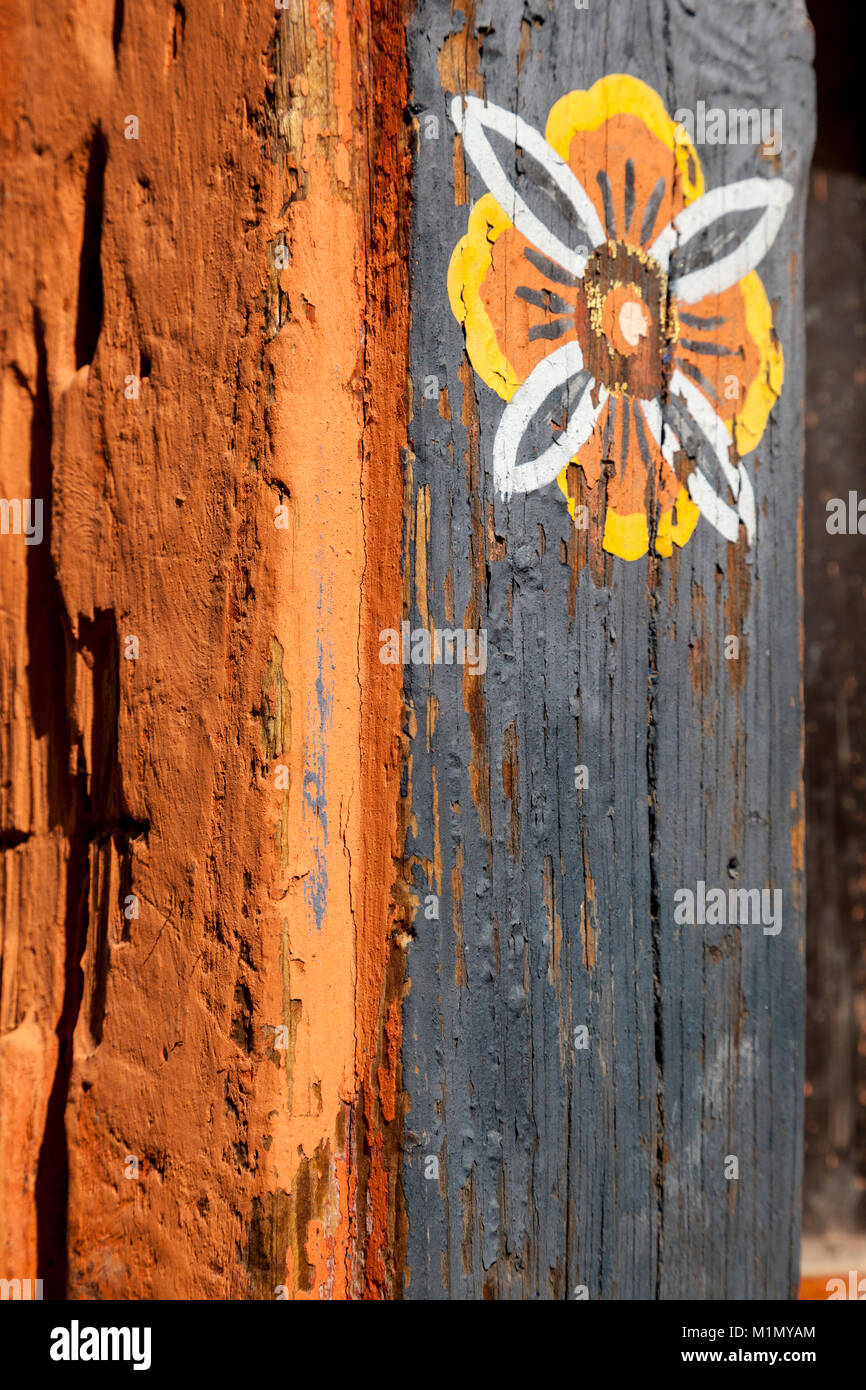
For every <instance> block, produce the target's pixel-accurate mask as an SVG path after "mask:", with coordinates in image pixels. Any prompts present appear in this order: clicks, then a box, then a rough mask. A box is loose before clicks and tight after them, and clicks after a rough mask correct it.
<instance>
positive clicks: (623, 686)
mask: <svg viewBox="0 0 866 1390" xmlns="http://www.w3.org/2000/svg"><path fill="white" fill-rule="evenodd" d="M810 59H811V38H810V31H809V28H808V24H807V21H806V18H805V12H804V10H803V7H802V5H801V4H799V3H798V2H797V0H777V2H776V3H771V4H766V5H763V4H762V5H758V4H755V3H745V0H735V2H734V3H731V4H728V5H725V6H724V7H720V6H716V5H713V4H710V3H704V2H703V0H695V3H694V4H689V5H687V4H685V3H680V2H679V0H649V2H648V3H644V4H641V5H614V4H603V3H601V0H590V4H589V7H588V8H587V9H586V10H578V9H576V8H575V6H574V5H572V4H571V3H566V0H551V3H549V4H547V3H546V4H544V5H537V6H532V5H526V6H523V7H521V6H518V5H514V4H508V3H504V0H494V2H493V3H481V0H479V3H478V4H475V3H472V0H467V3H466V5H465V6H462V7H461V6H458V5H457V4H454V5H451V6H448V5H446V4H442V3H436V2H435V0H420V3H419V4H418V5H417V7H416V9H415V11H414V13H413V16H412V18H411V21H410V24H409V60H410V95H411V101H412V104H413V105H412V110H413V112H414V114H415V116H416V117H417V118H418V129H417V132H416V136H417V139H416V151H415V165H414V174H413V194H414V208H413V223H412V248H411V272H412V337H411V366H412V382H413V388H414V410H413V415H412V418H411V421H410V443H411V451H410V454H409V456H408V458H407V469H406V473H407V487H408V499H407V507H406V532H407V562H406V563H407V574H408V576H409V585H408V590H407V593H408V600H407V601H408V607H407V610H406V613H405V616H406V618H407V619H408V620H409V621H410V622H411V624H412V625H413V627H425V626H430V625H435V626H437V627H440V628H451V627H458V628H459V627H461V626H465V627H467V628H475V627H480V628H483V629H485V630H486V632H487V638H488V665H487V671H486V675H485V676H484V677H483V678H481V677H478V676H475V677H473V676H470V675H469V674H468V673H467V672H466V670H464V669H460V668H458V667H454V666H452V667H449V666H445V665H440V666H434V667H424V666H408V667H407V678H406V679H407V691H408V695H409V703H410V707H411V711H412V713H411V721H410V731H411V732H412V734H413V737H412V739H411V760H410V778H409V780H408V784H407V787H406V796H407V800H408V803H409V806H410V808H411V810H410V812H407V816H406V819H407V823H408V825H409V832H408V834H407V841H406V858H407V864H408V866H409V871H410V874H411V881H412V886H413V889H414V893H415V896H416V899H417V902H418V904H419V910H418V911H417V912H416V915H415V921H414V928H413V930H414V939H413V941H412V943H411V945H410V947H409V951H408V974H409V978H410V982H411V985H410V990H409V993H408V996H407V1001H406V1006H405V1011H404V1045H403V1075H404V1079H405V1085H406V1088H407V1107H408V1108H407V1119H406V1127H407V1128H406V1152H405V1157H404V1165H403V1172H402V1183H403V1189H404V1193H405V1202H406V1214H407V1222H408V1240H407V1252H406V1274H405V1279H404V1296H406V1297H408V1298H430V1299H474V1298H498V1299H564V1298H570V1297H573V1296H575V1290H576V1289H578V1288H579V1287H581V1286H582V1287H583V1288H585V1289H586V1291H587V1293H588V1296H589V1297H590V1298H605V1299H609V1298H620V1299H630V1298H645V1299H654V1298H665V1299H669V1298H711V1297H712V1298H752V1299H760V1298H787V1297H791V1296H792V1295H793V1294H794V1292H795V1288H796V1281H797V1266H798V1246H799V1220H800V1217H799V1203H800V1175H801V1148H802V1136H801V1126H802V1087H803V1058H802V1033H803V1001H804V962H803V906H804V875H803V858H802V816H803V806H802V787H801V763H802V753H801V733H802V706H801V635H800V634H801V606H802V580H801V568H800V561H799V552H800V539H799V537H800V509H801V459H802V392H803V345H802V304H801V248H802V234H803V199H804V189H805V179H806V173H807V168H808V161H809V157H810V152H811V147H812V140H813V94H812V75H811V68H810ZM609 73H628V74H632V75H633V76H635V77H638V78H640V79H641V80H642V81H644V82H646V83H647V84H649V86H650V87H652V88H653V89H654V90H655V91H656V92H657V93H658V94H659V95H660V97H661V98H662V100H663V102H664V104H665V107H666V109H667V111H668V112H669V113H673V112H674V111H675V110H676V109H678V108H681V107H685V108H690V109H692V110H694V109H695V108H696V106H697V102H698V101H699V100H700V99H703V100H705V101H706V102H707V104H708V105H713V104H715V105H718V106H720V107H725V108H727V107H729V106H734V107H741V106H746V107H751V106H756V107H767V108H771V109H772V108H782V110H783V112H784V139H783V146H782V150H781V153H780V157H779V160H778V162H777V166H776V167H775V168H773V167H772V166H768V165H767V163H766V162H765V161H764V159H763V158H762V156H761V154H760V152H759V151H758V150H757V149H756V148H755V147H754V146H743V145H717V146H703V147H702V148H701V149H700V159H701V164H702V167H703V171H704V175H705V178H706V185H707V188H715V187H717V186H719V185H721V184H728V183H731V182H734V181H736V180H738V179H745V178H750V177H762V176H764V175H767V174H771V173H774V172H775V173H779V174H782V175H783V176H784V177H785V178H786V179H787V180H788V181H789V182H790V183H791V184H792V185H793V187H794V199H793V202H792V203H791V205H790V207H789V209H788V212H787V215H786V218H785V221H784V224H783V226H782V229H781V231H780V232H779V235H778V237H777V240H776V242H775V245H774V247H773V249H772V251H771V253H770V254H769V256H767V258H766V259H765V260H764V261H763V262H762V264H761V266H760V270H759V274H760V276H761V279H762V281H763V284H764V286H765V289H766V293H767V296H768V299H769V302H770V304H771V306H772V312H773V322H774V328H775V332H776V334H777V335H778V338H779V339H780V340H781V342H782V344H783V348H784V355H785V383H784V389H783V392H782V395H781V399H780V400H779V401H777V402H776V404H775V406H774V408H773V411H772V414H771V416H770V419H769V422H768V424H767V426H766V429H765V430H764V433H763V436H762V438H761V439H760V442H759V444H758V446H757V448H756V450H755V452H754V453H753V454H751V455H750V459H749V462H750V466H751V471H752V477H753V480H754V484H755V492H756V501H757V516H758V529H757V538H756V542H755V543H754V545H753V546H752V547H747V546H746V544H745V542H744V540H743V538H742V535H741V538H740V541H739V543H736V544H729V543H728V542H726V541H725V540H724V539H723V538H722V537H721V536H720V535H719V534H718V533H717V532H716V531H715V530H714V529H713V528H712V527H711V526H710V525H709V524H707V522H706V521H705V520H704V519H701V521H700V522H699V523H698V526H697V529H696V531H695V533H694V535H693V536H692V538H691V540H690V541H689V542H688V544H687V545H685V546H683V547H682V549H680V548H679V547H675V549H674V554H673V556H672V557H671V558H669V559H663V558H659V557H654V558H644V559H641V560H637V561H632V562H627V561H623V560H620V559H618V558H616V557H614V556H611V555H604V554H602V553H601V551H600V546H599V544H598V542H599V539H600V537H599V536H598V534H597V533H595V534H594V533H593V532H590V536H589V539H588V540H587V538H586V537H585V536H583V537H581V536H579V535H578V534H577V533H576V532H575V530H574V529H573V527H572V524H571V521H570V518H569V515H568V512H567V510H566V508H565V505H564V499H563V497H562V494H561V493H560V491H559V489H558V488H557V487H556V485H555V484H552V485H550V486H548V487H545V488H542V489H540V490H539V491H536V492H530V493H526V494H515V495H514V496H512V498H511V499H510V501H509V502H505V501H503V500H502V499H501V498H500V497H499V496H498V495H496V494H495V492H494V488H493V482H492V445H493V439H494V436H495V433H496V429H497V425H498V423H499V420H500V417H501V414H502V410H503V401H502V400H501V399H500V398H499V396H498V395H496V394H495V393H494V392H493V391H492V390H490V389H489V388H488V387H486V386H485V385H484V384H483V383H482V382H481V381H480V379H479V378H478V376H477V375H476V374H475V372H474V371H473V367H472V365H471V363H470V361H469V359H468V357H467V354H466V349H465V342H464V336H463V332H462V331H461V326H460V324H459V323H458V322H457V320H456V319H455V317H454V315H453V314H452V312H451V309H450V307H449V304H448V299H447V295H446V290H445V286H446V276H447V272H448V266H449V261H450V258H451V255H452V252H453V249H454V246H455V245H456V243H457V242H458V240H459V239H460V238H461V237H462V236H463V235H464V234H465V232H466V226H467V216H468V212H469V208H470V206H471V205H472V204H473V203H474V202H475V200H476V199H478V198H479V197H480V196H481V194H482V193H483V192H484V191H485V189H484V186H483V184H482V183H481V181H480V180H479V178H478V177H477V174H476V171H475V169H474V168H473V167H472V165H471V163H469V162H467V161H465V160H464V157H463V152H462V150H461V148H460V146H459V142H456V141H455V137H454V129H453V126H451V125H450V123H449V116H448V109H449V103H450V100H451V98H452V96H453V95H454V94H455V93H457V92H461V91H462V92H474V93H477V94H479V95H484V96H485V97H486V99H487V100H488V101H491V102H494V103H496V104H498V105H500V106H502V107H504V108H506V109H507V110H509V111H513V112H517V113H518V114H519V115H520V116H522V117H523V118H524V119H525V120H527V121H528V122H529V124H530V125H531V126H533V127H534V128H535V129H536V130H540V131H542V132H543V130H544V127H545V121H546V119H547V115H548V112H549V110H550V108H551V106H552V105H553V103H554V102H555V101H556V100H557V99H558V98H560V97H561V96H563V95H564V94H566V93H568V92H571V91H573V90H578V89H587V88H589V87H590V86H591V85H592V84H593V83H595V82H596V80H597V79H599V78H601V77H602V76H604V75H605V74H609ZM430 114H432V115H434V116H436V117H437V119H438V130H439V137H438V138H436V137H435V135H433V136H432V137H431V136H429V135H428V134H427V133H426V132H430V131H434V130H435V127H434V126H433V125H431V124H430V123H429V122H428V123H427V124H426V128H425V117H426V116H427V115H430ZM431 376H433V377H435V378H436V379H437V382H438V386H439V388H440V392H441V394H439V397H438V401H437V400H435V399H427V398H425V396H424V383H425V380H427V379H429V378H430V377H431ZM729 634H733V635H737V636H738V637H739V639H740V657H739V660H738V661H728V660H726V659H725V655H724V643H725V637H726V636H727V635H729ZM577 765H584V766H585V767H586V768H587V770H588V786H586V787H585V788H583V789H580V790H577V789H576V788H575V775H574V770H575V767H576V766H577ZM699 880H700V881H704V882H705V883H706V884H707V885H708V886H719V887H722V888H724V889H727V888H728V887H732V886H737V887H749V888H759V889H763V888H773V889H781V890H782V893H783V903H784V919H783V929H782V931H781V932H780V933H779V934H778V935H776V936H770V935H765V934H763V932H762V931H761V929H760V927H754V926H743V927H724V926H718V927H713V926H708V927H699V926H679V925H676V924H675V922H674V917H673V910H674V893H675V892H676V890H677V889H680V888H687V887H690V888H691V889H692V890H693V891H694V890H695V887H696V884H697V882H698V881H699ZM431 893H435V894H437V895H439V917H438V920H436V919H435V918H433V919H430V918H428V917H426V916H425V913H424V911H423V910H422V906H421V905H422V904H423V903H424V901H425V898H426V897H427V895H429V894H431ZM581 1025H583V1026H585V1027H586V1028H587V1029H588V1037H589V1047H588V1048H587V1049H586V1050H580V1049H575V1047H574V1046H573V1039H574V1030H575V1028H577V1027H579V1026H581ZM729 1155H736V1156H737V1158H738V1161H739V1177H738V1179H737V1180H730V1179H728V1178H726V1176H725V1164H726V1158H727V1156H729ZM431 1156H435V1157H437V1158H438V1161H439V1177H438V1181H437V1180H435V1178H432V1177H431V1176H429V1174H430V1173H435V1165H430V1164H425V1159H428V1158H430V1157H431ZM425 1172H426V1173H427V1176H425Z"/></svg>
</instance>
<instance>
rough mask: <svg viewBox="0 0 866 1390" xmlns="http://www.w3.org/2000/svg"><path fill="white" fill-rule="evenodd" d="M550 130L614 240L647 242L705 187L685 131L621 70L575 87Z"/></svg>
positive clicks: (635, 243)
mask: <svg viewBox="0 0 866 1390" xmlns="http://www.w3.org/2000/svg"><path fill="white" fill-rule="evenodd" d="M545 133H546V136H547V139H548V141H549V142H550V144H551V145H552V146H553V148H554V149H555V150H556V151H557V152H558V153H559V154H560V155H561V156H562V158H563V159H565V160H567V161H568V163H569V164H570V166H571V168H572V170H573V171H574V173H575V174H576V175H577V177H578V179H579V180H580V182H581V184H582V185H583V187H584V188H585V190H586V192H587V194H588V195H589V197H590V198H591V199H592V202H593V205H594V206H595V208H596V211H597V212H598V215H599V218H600V220H601V223H602V225H603V226H605V227H606V228H607V234H608V237H609V238H610V239H613V238H618V239H620V240H623V241H626V242H627V243H628V244H629V245H631V246H635V247H638V246H648V245H649V244H650V242H651V241H652V240H654V238H655V237H656V236H657V235H658V234H659V232H660V231H661V230H662V229H663V228H664V227H665V226H666V225H667V223H668V222H669V221H670V220H671V219H672V218H673V217H675V216H676V215H677V213H679V212H681V211H682V210H683V208H684V207H685V206H686V205H687V204H688V203H690V202H692V201H693V200H694V199H695V198H697V197H699V196H700V194H701V193H702V192H703V191H704V181H703V175H702V173H701V168H700V163H699V161H698V157H697V154H696V153H695V150H694V147H693V146H692V145H691V143H690V142H689V141H688V139H686V138H685V132H684V131H683V130H682V129H681V128H678V127H677V126H676V124H675V123H674V121H673V120H671V118H670V116H669V115H668V114H667V112H666V110H665V107H664V103H663V102H662V100H661V97H660V96H659V95H658V93H657V92H655V91H653V89H652V87H649V86H647V84H646V83H645V82H641V81H639V80H638V79H637V78H635V77H629V76H626V75H624V74H622V73H617V74H613V75H611V76H609V77H604V78H601V79H600V80H599V81H598V82H596V83H595V84H594V86H592V87H591V88H590V89H589V91H586V92H570V93H569V94H568V95H567V96H564V97H562V98H561V99H560V100H559V101H558V102H557V103H556V105H555V106H554V107H553V109H552V111H551V113H550V116H549V118H548V121H547V127H546V132H545ZM627 166H630V170H629V168H628V167H627ZM605 187H606V188H607V189H608V190H609V198H606V197H605Z"/></svg>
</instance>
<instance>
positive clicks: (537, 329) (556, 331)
mask: <svg viewBox="0 0 866 1390" xmlns="http://www.w3.org/2000/svg"><path fill="white" fill-rule="evenodd" d="M573 327H574V319H572V318H570V317H569V318H567V319H551V321H550V323H536V324H534V325H533V327H532V328H530V330H529V341H530V342H531V343H534V342H536V340H537V339H538V338H561V337H562V335H563V333H567V332H568V330H569V329H570V328H573Z"/></svg>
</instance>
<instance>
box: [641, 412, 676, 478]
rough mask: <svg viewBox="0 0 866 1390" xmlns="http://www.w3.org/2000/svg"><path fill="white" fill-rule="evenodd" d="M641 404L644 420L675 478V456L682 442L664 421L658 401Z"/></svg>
mask: <svg viewBox="0 0 866 1390" xmlns="http://www.w3.org/2000/svg"><path fill="white" fill-rule="evenodd" d="M640 404H641V408H642V410H643V413H644V419H645V420H646V422H647V424H648V425H649V429H650V434H651V435H652V437H653V439H654V440H655V442H656V444H657V445H658V447H659V448H660V449H661V452H662V458H663V459H664V461H665V463H666V464H667V465H668V467H669V468H670V470H671V472H672V473H673V474H674V476H676V471H677V470H676V468H675V467H674V454H675V453H676V451H677V449H678V448H679V447H680V441H679V440H678V439H677V437H676V435H675V434H674V432H673V430H672V429H671V427H670V425H669V424H668V423H667V421H666V420H663V418H662V408H661V406H660V405H659V403H658V401H641V403H640Z"/></svg>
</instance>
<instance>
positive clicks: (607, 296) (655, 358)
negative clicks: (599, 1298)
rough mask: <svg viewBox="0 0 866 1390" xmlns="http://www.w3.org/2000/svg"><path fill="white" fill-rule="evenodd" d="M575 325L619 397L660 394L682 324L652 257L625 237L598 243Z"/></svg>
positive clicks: (589, 357) (593, 367)
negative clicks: (665, 369)
mask: <svg viewBox="0 0 866 1390" xmlns="http://www.w3.org/2000/svg"><path fill="white" fill-rule="evenodd" d="M575 325H576V328H577V337H578V342H579V343H580V346H581V350H582V352H583V360H584V364H585V366H586V367H587V369H588V370H589V371H591V372H592V374H593V376H594V377H595V379H596V381H600V382H601V383H602V384H603V385H604V386H606V387H607V389H608V390H609V391H611V392H613V393H614V394H615V395H622V394H626V395H629V396H639V397H640V398H641V399H642V400H652V399H654V398H655V397H656V396H658V394H659V392H660V391H661V387H662V372H663V368H664V365H665V360H666V355H667V353H668V352H669V350H670V347H671V346H672V344H673V343H675V342H676V340H677V337H678V335H679V325H678V323H677V318H676V311H675V310H674V307H673V305H672V304H668V296H667V277H666V276H665V275H664V273H663V272H662V269H661V267H660V266H659V265H658V264H657V262H656V261H654V260H653V259H652V257H651V256H648V255H647V253H646V252H645V251H640V250H637V249H636V248H635V247H633V246H628V245H626V243H625V242H622V241H608V242H603V243H602V244H601V246H597V247H596V249H595V251H594V252H593V253H592V255H591V256H590V258H589V260H588V262H587V265H586V270H585V272H584V276H583V280H582V281H581V285H580V289H579V291H578V296H577V304H576V307H575Z"/></svg>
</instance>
